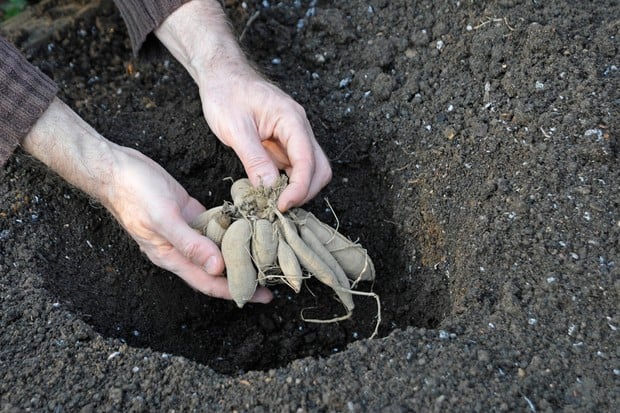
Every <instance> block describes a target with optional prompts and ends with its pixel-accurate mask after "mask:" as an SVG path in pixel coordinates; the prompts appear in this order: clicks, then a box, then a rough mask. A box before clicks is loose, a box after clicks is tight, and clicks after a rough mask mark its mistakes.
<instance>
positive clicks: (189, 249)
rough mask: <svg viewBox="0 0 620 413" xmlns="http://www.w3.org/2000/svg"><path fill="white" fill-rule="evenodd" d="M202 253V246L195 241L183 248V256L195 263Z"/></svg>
mask: <svg viewBox="0 0 620 413" xmlns="http://www.w3.org/2000/svg"><path fill="white" fill-rule="evenodd" d="M199 253H200V244H198V243H197V242H195V241H190V242H187V243H185V244H183V246H182V247H181V254H183V256H184V257H185V258H187V259H189V260H190V261H195V260H196V258H197V257H198V254H199Z"/></svg>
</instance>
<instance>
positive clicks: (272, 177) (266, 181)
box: [260, 175, 278, 187]
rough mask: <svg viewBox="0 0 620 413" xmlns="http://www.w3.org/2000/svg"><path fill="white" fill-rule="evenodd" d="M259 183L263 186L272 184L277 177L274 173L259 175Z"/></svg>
mask: <svg viewBox="0 0 620 413" xmlns="http://www.w3.org/2000/svg"><path fill="white" fill-rule="evenodd" d="M260 179H261V183H262V184H263V185H264V186H267V187H269V186H273V184H275V183H276V180H277V179H278V177H277V176H276V175H265V176H261V177H260Z"/></svg>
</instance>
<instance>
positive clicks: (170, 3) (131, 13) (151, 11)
mask: <svg viewBox="0 0 620 413" xmlns="http://www.w3.org/2000/svg"><path fill="white" fill-rule="evenodd" d="M187 1H189V0H150V1H149V0H114V3H115V4H116V7H118V9H119V10H120V11H121V16H123V20H125V24H126V25H127V31H128V32H129V39H130V40H131V47H132V48H133V52H134V54H135V55H137V54H138V51H139V50H140V48H141V47H142V45H143V44H144V41H145V40H146V37H147V36H148V35H149V33H151V32H152V31H153V30H155V29H156V28H157V27H159V25H160V24H161V23H162V22H163V21H164V20H165V19H166V17H168V16H169V15H170V14H171V13H172V12H173V11H175V10H176V9H177V8H178V7H179V6H181V5H182V4H183V3H186V2H187Z"/></svg>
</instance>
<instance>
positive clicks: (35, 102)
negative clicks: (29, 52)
mask: <svg viewBox="0 0 620 413" xmlns="http://www.w3.org/2000/svg"><path fill="white" fill-rule="evenodd" d="M57 92H58V86H56V84H55V83H54V82H53V81H52V80H51V79H50V78H48V77H47V76H45V75H44V74H43V73H42V72H41V71H40V70H39V69H37V68H36V67H35V66H34V65H32V64H31V63H30V62H28V60H26V58H25V57H24V56H23V55H22V54H21V53H20V52H19V51H18V50H17V49H16V48H15V46H13V45H12V44H11V43H9V42H8V41H6V40H5V39H4V38H2V37H0V167H2V166H4V165H5V164H6V161H7V160H8V159H9V157H10V156H11V154H12V153H13V151H14V150H15V148H16V147H17V146H18V145H19V144H20V142H21V140H22V139H23V138H24V137H25V136H26V134H28V132H29V131H30V129H31V128H32V126H33V125H34V124H35V123H36V121H37V119H39V117H41V115H42V114H43V112H45V110H46V109H47V108H48V106H49V105H50V103H51V102H52V100H53V99H54V97H55V96H56V93H57Z"/></svg>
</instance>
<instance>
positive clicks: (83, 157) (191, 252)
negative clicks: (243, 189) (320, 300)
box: [22, 99, 272, 303]
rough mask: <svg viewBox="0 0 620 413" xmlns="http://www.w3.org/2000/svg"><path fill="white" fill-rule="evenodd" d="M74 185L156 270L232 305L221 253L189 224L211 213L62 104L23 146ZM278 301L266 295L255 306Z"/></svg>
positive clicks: (260, 295) (50, 111) (258, 296)
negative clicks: (111, 218) (124, 232)
mask: <svg viewBox="0 0 620 413" xmlns="http://www.w3.org/2000/svg"><path fill="white" fill-rule="evenodd" d="M22 145H23V147H24V149H25V150H26V151H27V152H29V153H31V154H32V155H33V156H35V157H36V158H38V159H39V160H41V161H42V162H43V163H45V164H46V165H48V166H49V167H50V168H51V169H53V170H54V171H56V172H57V173H58V174H59V175H61V176H62V177H63V178H65V179H66V180H67V181H68V182H69V183H71V184H73V185H75V186H77V187H78V188H80V189H82V190H83V191H84V192H86V193H87V194H89V195H90V196H92V197H94V198H96V199H98V200H99V201H100V202H101V203H102V204H103V205H104V206H105V207H106V208H107V209H108V210H109V211H110V212H111V213H112V215H114V217H115V218H116V219H117V220H118V221H119V223H120V224H121V225H122V226H123V227H124V228H125V230H127V232H128V233H129V234H130V235H131V237H132V238H134V239H135V240H136V241H137V243H138V245H139V246H140V249H141V250H142V251H143V252H144V253H145V254H146V255H147V256H148V257H149V259H150V260H151V261H152V262H153V263H154V264H156V265H158V266H160V267H162V268H164V269H166V270H169V271H171V272H174V273H175V274H177V275H178V276H179V277H181V278H182V279H183V280H185V282H187V283H188V284H189V285H190V286H191V287H193V288H194V289H196V290H198V291H201V292H203V293H205V294H208V295H211V296H214V297H220V298H226V299H231V297H230V293H229V291H228V284H227V281H226V279H225V278H224V277H221V276H220V275H221V274H222V271H223V269H224V262H223V259H222V256H221V253H220V251H219V250H218V248H217V246H216V245H215V244H213V242H211V241H210V240H209V239H208V238H206V237H203V236H200V235H199V234H198V233H196V232H195V231H194V230H193V229H191V228H190V227H189V225H188V222H189V221H191V220H192V219H193V218H195V217H196V216H197V215H198V214H200V213H201V212H203V211H204V210H205V208H204V207H203V206H202V205H200V203H199V202H198V201H196V200H195V199H194V198H192V197H190V196H189V195H188V194H187V192H186V191H185V190H184V189H183V188H182V187H181V185H179V183H178V182H177V181H176V180H175V179H174V178H172V176H170V175H169V174H168V173H167V172H166V171H165V170H164V169H163V168H161V167H160V166H159V165H158V164H157V163H155V162H154V161H152V160H151V159H149V158H147V157H146V156H144V155H142V154H141V153H139V152H137V151H135V150H133V149H130V148H125V147H121V146H119V145H116V144H114V143H112V142H110V141H108V140H106V139H105V138H103V137H102V136H101V135H99V134H98V133H97V132H96V131H95V130H94V129H93V128H91V127H90V126H89V125H88V124H87V123H86V122H84V121H83V120H82V119H81V118H80V117H79V116H78V115H77V114H76V113H75V112H73V111H72V110H71V109H70V108H69V107H68V106H66V105H65V104H64V103H62V102H61V101H60V100H58V99H55V100H54V101H53V102H52V104H51V105H50V107H49V108H48V109H47V110H46V111H45V112H44V114H43V116H41V118H40V119H39V120H38V121H37V123H36V124H35V125H34V127H33V128H32V129H31V131H30V132H29V133H28V135H27V136H26V137H25V139H24V141H23V143H22ZM271 298H272V295H271V292H270V291H269V290H268V289H266V288H260V289H258V290H257V291H256V293H255V295H254V297H253V299H252V301H255V302H262V303H266V302H269V301H270V300H271Z"/></svg>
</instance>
